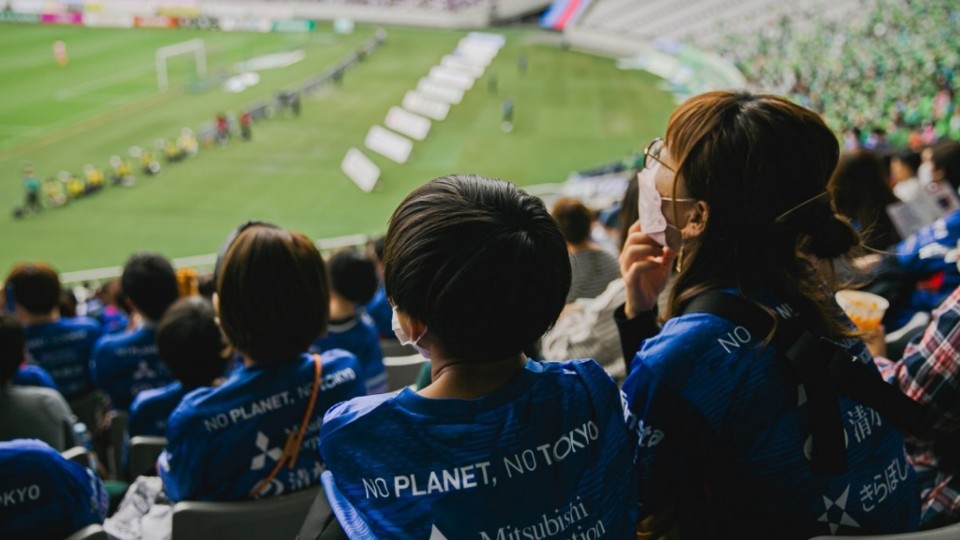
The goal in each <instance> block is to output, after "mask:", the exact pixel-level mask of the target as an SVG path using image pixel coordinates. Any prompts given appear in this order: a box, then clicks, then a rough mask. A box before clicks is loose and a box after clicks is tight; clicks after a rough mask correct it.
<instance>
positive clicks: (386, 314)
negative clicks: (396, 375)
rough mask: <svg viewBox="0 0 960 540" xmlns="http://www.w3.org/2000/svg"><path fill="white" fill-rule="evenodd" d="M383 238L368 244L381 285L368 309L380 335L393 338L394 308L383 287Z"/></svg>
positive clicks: (369, 254) (368, 304) (368, 250)
mask: <svg viewBox="0 0 960 540" xmlns="http://www.w3.org/2000/svg"><path fill="white" fill-rule="evenodd" d="M383 240H384V237H382V236H381V237H380V238H377V239H376V240H374V241H373V242H370V243H368V244H367V256H368V257H370V260H372V261H373V262H374V264H375V265H376V269H377V279H378V280H379V285H378V286H377V291H376V292H375V293H373V298H371V299H370V301H369V302H368V303H367V305H366V310H367V314H368V315H370V318H372V319H373V322H374V324H376V325H377V330H378V331H379V332H380V337H381V338H384V339H393V338H394V335H393V326H392V324H391V317H392V315H393V308H392V307H391V306H390V300H388V299H387V292H386V290H384V287H383Z"/></svg>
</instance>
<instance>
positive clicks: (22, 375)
mask: <svg viewBox="0 0 960 540" xmlns="http://www.w3.org/2000/svg"><path fill="white" fill-rule="evenodd" d="M13 384H15V385H17V386H42V387H43V388H49V389H51V390H57V391H59V390H58V389H57V383H55V382H53V377H51V376H50V374H49V373H47V370H45V369H43V368H42V367H40V366H34V365H31V364H26V365H23V366H20V369H18V370H17V374H16V375H14V376H13Z"/></svg>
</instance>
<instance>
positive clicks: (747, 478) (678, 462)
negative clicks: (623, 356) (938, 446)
mask: <svg viewBox="0 0 960 540" xmlns="http://www.w3.org/2000/svg"><path fill="white" fill-rule="evenodd" d="M769 307H770V308H771V309H775V310H776V311H777V312H778V313H779V314H780V316H787V317H791V316H794V315H795V314H796V312H795V311H794V309H793V308H792V306H790V305H789V304H786V303H777V302H771V303H769ZM764 338H765V336H759V335H753V334H751V333H750V331H749V330H748V329H747V328H746V327H743V326H738V325H736V324H734V323H733V322H731V321H728V320H727V319H724V318H722V317H719V316H716V315H712V314H707V313H690V314H686V315H683V316H680V317H676V318H673V319H670V320H668V321H667V322H666V323H665V324H664V326H663V328H662V329H661V330H660V333H659V334H658V335H657V336H655V337H653V338H650V339H648V340H646V341H645V342H644V343H643V345H642V347H641V349H640V351H639V352H638V353H637V355H636V356H635V357H634V359H633V361H632V363H631V368H630V373H629V375H628V377H627V379H626V381H625V382H624V385H623V391H624V393H625V394H626V396H627V398H628V400H629V403H630V408H631V409H632V412H633V413H634V414H635V415H636V416H637V418H638V419H639V422H640V433H641V439H640V444H639V452H640V453H639V457H638V467H639V470H640V480H639V482H640V484H639V485H640V503H641V508H640V518H641V519H643V518H645V517H647V516H650V515H664V514H673V515H676V516H679V518H678V521H679V523H680V533H681V538H697V539H700V538H734V537H735V538H757V539H761V538H763V539H766V538H780V539H785V540H786V539H797V540H801V539H804V540H805V539H807V538H810V537H813V536H818V535H836V534H843V535H862V534H878V533H894V532H903V531H909V530H912V529H913V528H915V527H916V525H917V519H918V512H919V503H918V500H919V499H918V493H917V482H916V478H915V475H914V472H913V469H912V468H911V466H910V464H909V463H908V462H907V460H906V456H905V453H904V446H903V438H902V436H901V434H900V433H899V431H897V430H896V429H894V428H893V427H892V426H891V425H890V424H889V423H888V422H887V421H886V420H885V419H883V418H882V417H880V415H879V414H877V412H876V411H874V410H872V409H870V408H869V407H867V406H866V405H862V404H859V403H857V402H855V401H853V400H851V399H848V398H843V397H842V398H839V405H840V414H841V417H842V423H843V429H844V433H845V435H846V441H847V453H846V456H847V457H846V459H847V470H846V472H843V473H836V474H820V475H817V474H814V472H813V469H812V465H811V463H812V462H811V457H810V456H811V452H812V449H813V446H812V445H813V440H812V436H811V429H812V428H811V426H812V421H813V419H812V417H811V410H810V405H809V403H808V401H807V399H806V394H805V392H804V390H803V387H802V386H800V385H799V383H798V381H797V379H796V378H795V377H794V375H793V372H792V371H791V368H790V366H789V361H788V360H786V359H785V358H784V357H782V356H781V355H780V353H778V352H777V351H776V350H774V349H773V348H772V347H769V346H763V340H764ZM845 346H846V347H848V350H849V352H850V353H851V355H852V356H856V357H858V358H859V360H860V361H863V362H865V363H868V364H869V365H871V366H872V365H873V363H872V361H871V357H870V355H869V353H868V352H867V351H866V348H865V347H864V345H863V343H862V342H860V341H857V340H849V341H848V343H846V344H845ZM825 376H826V375H825Z"/></svg>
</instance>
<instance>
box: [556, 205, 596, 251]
mask: <svg viewBox="0 0 960 540" xmlns="http://www.w3.org/2000/svg"><path fill="white" fill-rule="evenodd" d="M550 214H551V215H552V216H553V219H555V220H557V225H559V227H560V232H561V233H563V237H564V238H566V239H567V242H570V243H571V244H581V243H583V242H586V241H587V240H589V239H590V225H591V223H592V222H593V212H591V211H590V209H589V208H587V207H586V205H584V204H583V203H582V202H580V199H577V198H575V197H560V198H559V199H557V200H556V202H554V203H553V210H552V211H551V212H550Z"/></svg>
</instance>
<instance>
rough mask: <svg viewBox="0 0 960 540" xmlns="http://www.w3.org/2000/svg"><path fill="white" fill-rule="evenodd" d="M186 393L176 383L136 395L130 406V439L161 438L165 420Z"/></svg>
mask: <svg viewBox="0 0 960 540" xmlns="http://www.w3.org/2000/svg"><path fill="white" fill-rule="evenodd" d="M187 392H188V391H187V390H186V389H184V388H183V385H182V384H181V383H180V382H179V381H176V382H172V383H170V384H168V385H166V386H164V387H162V388H152V389H150V390H144V391H143V392H140V393H139V394H137V397H136V398H134V399H133V404H132V405H130V417H129V420H128V424H127V433H129V434H130V436H131V437H136V436H138V435H146V436H150V437H163V436H164V434H165V433H166V430H167V418H169V417H170V413H172V412H173V410H174V409H176V408H177V405H179V404H180V400H181V399H183V396H185V395H187Z"/></svg>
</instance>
